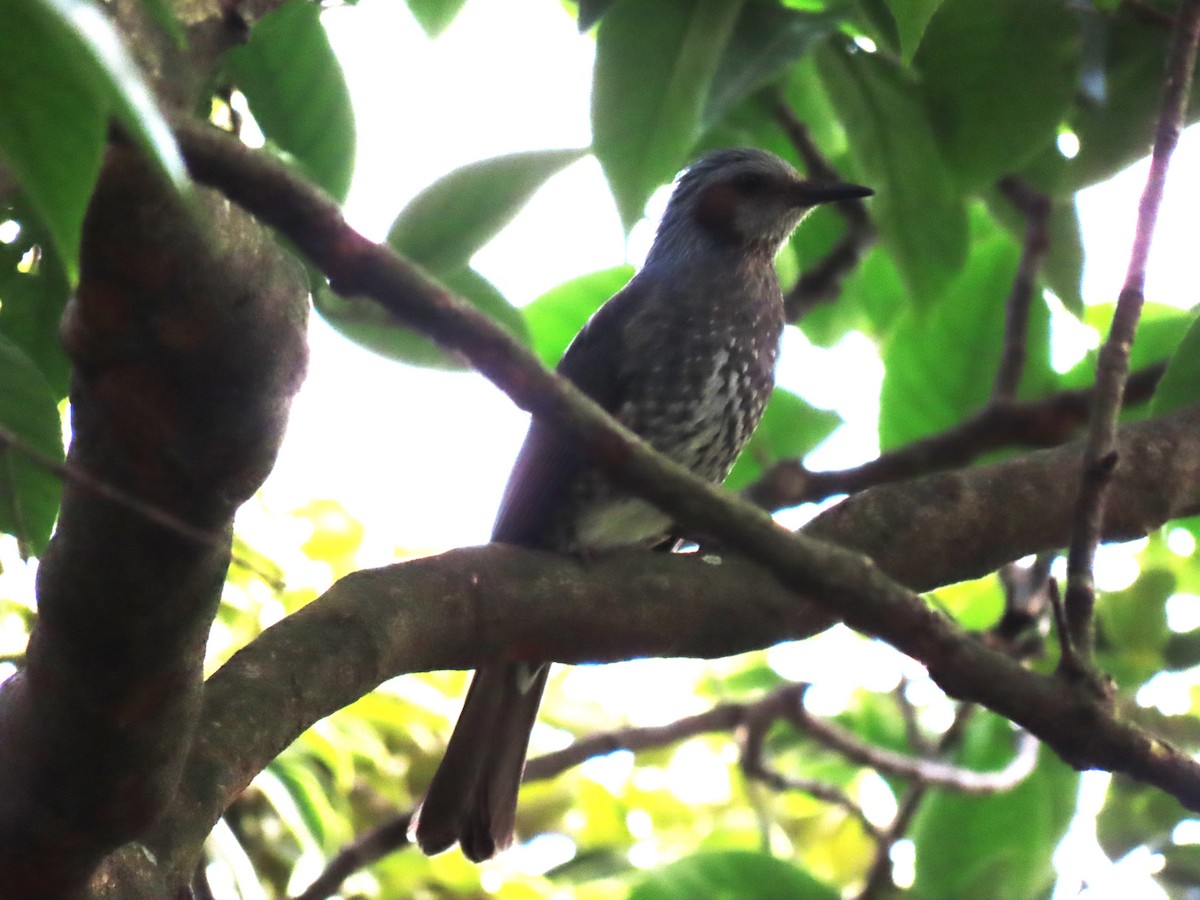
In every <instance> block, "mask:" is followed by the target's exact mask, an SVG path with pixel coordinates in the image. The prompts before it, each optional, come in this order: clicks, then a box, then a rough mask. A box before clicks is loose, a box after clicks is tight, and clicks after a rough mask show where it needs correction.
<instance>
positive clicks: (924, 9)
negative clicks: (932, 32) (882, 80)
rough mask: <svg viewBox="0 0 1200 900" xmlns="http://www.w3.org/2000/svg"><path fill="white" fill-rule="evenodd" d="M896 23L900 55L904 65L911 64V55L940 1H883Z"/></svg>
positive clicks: (919, 42) (915, 50) (940, 3)
mask: <svg viewBox="0 0 1200 900" xmlns="http://www.w3.org/2000/svg"><path fill="white" fill-rule="evenodd" d="M885 2H886V3H887V7H888V9H889V10H891V13H892V19H893V20H894V21H895V23H896V34H897V36H898V37H899V38H900V53H901V56H902V57H903V59H904V62H905V64H906V65H907V64H908V63H911V62H912V59H913V54H914V53H916V52H917V48H918V47H919V46H921V39H922V38H923V37H924V36H925V28H926V26H927V25H928V24H929V20H930V18H931V17H932V16H933V14H934V13H935V12H937V9H938V7H939V6H941V5H942V0H885Z"/></svg>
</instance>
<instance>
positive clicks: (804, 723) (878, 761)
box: [788, 703, 1038, 794]
mask: <svg viewBox="0 0 1200 900" xmlns="http://www.w3.org/2000/svg"><path fill="white" fill-rule="evenodd" d="M788 718H789V720H790V721H791V722H792V724H793V725H795V726H796V728H797V729H799V730H801V731H803V732H805V733H806V734H808V735H809V736H810V737H812V738H813V739H815V740H816V741H817V742H818V743H821V744H824V745H825V746H826V747H828V748H830V749H831V750H836V751H837V752H838V753H840V754H842V755H843V756H845V757H846V758H847V759H849V760H851V761H852V762H856V763H858V764H859V765H863V766H868V767H870V768H872V769H875V770H876V771H878V772H882V773H884V774H886V775H894V776H897V777H900V778H911V779H914V780H916V781H919V782H921V783H922V784H925V785H928V786H930V787H944V788H950V789H952V790H955V791H959V792H961V793H964V794H995V793H998V792H1000V791H1007V790H1009V789H1011V788H1013V787H1015V786H1016V785H1018V784H1020V783H1021V781H1022V780H1024V779H1025V778H1026V777H1027V776H1028V775H1029V773H1030V772H1032V771H1033V767H1034V766H1035V765H1036V764H1037V748H1038V740H1037V738H1035V737H1034V736H1033V735H1031V734H1028V733H1027V732H1021V736H1020V738H1019V740H1018V742H1017V752H1016V754H1015V755H1014V756H1013V758H1012V759H1011V760H1009V762H1008V764H1007V765H1006V766H1005V767H1004V768H1003V769H999V770H997V771H995V772H976V771H974V770H972V769H964V768H962V767H961V766H955V765H951V764H950V763H947V762H944V761H942V760H941V759H938V758H926V757H918V756H907V755H905V754H903V753H896V752H895V751H893V750H888V749H886V748H883V747H877V746H875V745H873V744H867V743H864V742H863V741H862V740H861V739H859V738H858V737H856V736H855V735H853V734H852V733H850V732H849V731H846V730H845V729H843V728H841V727H839V726H837V725H834V724H832V723H831V722H826V721H824V720H821V719H817V718H814V717H813V716H812V715H810V714H809V713H808V711H807V710H806V709H805V708H804V706H803V704H801V703H796V704H795V705H794V706H792V707H791V709H790V710H789V716H788ZM944 738H945V736H943V742H944Z"/></svg>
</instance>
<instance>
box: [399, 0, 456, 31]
mask: <svg viewBox="0 0 1200 900" xmlns="http://www.w3.org/2000/svg"><path fill="white" fill-rule="evenodd" d="M466 2H467V0H408V11H409V12H411V13H412V14H413V18H414V19H416V20H417V22H418V23H419V24H420V26H421V28H422V29H423V30H424V32H425V33H426V34H427V35H429V36H430V37H431V38H435V37H437V36H438V35H439V34H441V33H442V32H443V31H445V30H446V29H447V28H449V27H450V23H451V22H453V21H454V19H455V17H456V16H457V15H458V13H459V10H461V9H462V8H463V6H464V5H465V4H466Z"/></svg>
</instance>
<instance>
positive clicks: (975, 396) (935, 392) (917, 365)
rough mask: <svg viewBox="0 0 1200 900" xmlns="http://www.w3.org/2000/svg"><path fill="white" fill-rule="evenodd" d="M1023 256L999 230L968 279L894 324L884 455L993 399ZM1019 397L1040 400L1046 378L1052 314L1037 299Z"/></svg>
mask: <svg viewBox="0 0 1200 900" xmlns="http://www.w3.org/2000/svg"><path fill="white" fill-rule="evenodd" d="M1017 258H1018V251H1017V248H1016V246H1015V245H1014V244H1013V242H1012V240H1011V239H1010V238H1009V237H1008V236H1007V235H1005V234H1004V233H1003V232H1001V231H1000V230H999V229H998V228H996V227H995V226H991V227H990V228H988V229H986V231H985V234H984V236H982V237H981V238H979V239H977V240H976V241H975V246H974V247H973V248H972V251H971V257H970V259H969V260H968V263H967V267H966V269H965V270H964V271H963V274H962V275H961V276H960V277H959V278H957V279H956V280H955V281H954V283H953V284H952V285H951V286H950V287H949V288H948V289H947V290H946V291H945V293H943V294H942V296H941V297H940V298H939V299H938V302H937V305H936V306H935V307H934V308H933V309H930V310H926V311H923V312H919V311H915V310H910V311H908V312H906V313H904V314H903V315H902V316H901V318H900V319H899V320H898V321H897V323H896V326H895V328H894V329H893V331H892V334H891V337H890V338H889V340H888V342H887V345H886V346H885V348H884V352H883V361H884V366H885V367H886V371H885V374H884V378H883V388H882V391H881V394H880V399H879V404H880V412H879V441H880V446H881V448H882V449H884V450H888V449H891V448H893V447H897V446H900V445H902V444H905V443H908V442H909V441H912V440H915V439H917V438H920V437H924V436H926V435H929V434H933V433H935V432H938V431H941V430H943V429H945V428H948V427H949V426H951V425H953V424H955V423H957V422H959V421H961V420H962V419H963V418H964V417H965V416H966V415H968V414H969V413H971V412H973V411H975V410H977V409H979V408H980V407H981V406H982V405H983V404H984V403H985V402H986V401H987V399H988V396H989V395H990V393H991V387H992V382H993V380H994V378H995V374H996V367H997V365H998V364H999V361H1000V353H1001V344H1002V338H1003V335H1004V314H1005V301H1006V299H1007V296H1008V292H1009V287H1010V283H1011V281H1012V277H1013V273H1014V272H1015V271H1016V266H1017ZM1026 351H1027V357H1028V362H1027V363H1026V372H1025V376H1024V378H1023V379H1022V393H1023V394H1024V395H1026V396H1029V395H1037V394H1039V393H1041V392H1042V391H1043V390H1045V389H1046V388H1048V387H1049V386H1050V385H1051V384H1052V378H1051V376H1050V374H1049V363H1048V360H1049V311H1048V309H1047V308H1046V304H1045V303H1044V302H1042V301H1041V300H1040V299H1038V298H1035V299H1034V302H1033V305H1032V309H1031V315H1030V330H1029V336H1028V340H1027V347H1026Z"/></svg>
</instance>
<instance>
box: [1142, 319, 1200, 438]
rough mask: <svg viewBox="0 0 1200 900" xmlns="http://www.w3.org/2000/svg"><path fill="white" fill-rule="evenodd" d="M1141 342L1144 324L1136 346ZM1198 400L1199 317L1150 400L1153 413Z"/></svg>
mask: <svg viewBox="0 0 1200 900" xmlns="http://www.w3.org/2000/svg"><path fill="white" fill-rule="evenodd" d="M1141 342H1142V326H1140V325H1139V327H1138V336H1137V340H1136V341H1135V342H1134V346H1135V347H1136V346H1137V345H1138V344H1139V343H1141ZM1131 368H1132V366H1131ZM1197 400H1200V318H1196V319H1193V320H1192V323H1191V325H1190V326H1189V327H1188V329H1187V332H1186V333H1185V334H1184V336H1183V340H1182V341H1180V343H1179V347H1178V348H1177V349H1176V350H1175V352H1174V354H1173V355H1172V356H1171V361H1170V362H1169V363H1167V371H1166V372H1165V373H1164V374H1163V377H1162V381H1160V382H1159V383H1158V387H1157V388H1156V389H1155V391H1154V399H1153V400H1152V401H1151V402H1150V415H1152V416H1161V415H1165V414H1166V413H1169V412H1173V411H1175V410H1177V409H1180V408H1181V407H1184V406H1189V405H1191V404H1192V403H1195V402H1196V401H1197Z"/></svg>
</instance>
